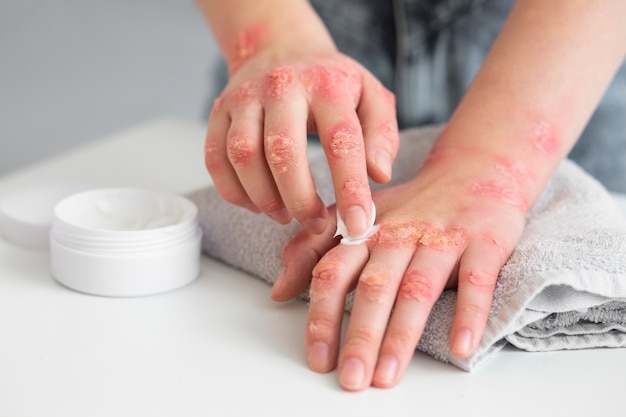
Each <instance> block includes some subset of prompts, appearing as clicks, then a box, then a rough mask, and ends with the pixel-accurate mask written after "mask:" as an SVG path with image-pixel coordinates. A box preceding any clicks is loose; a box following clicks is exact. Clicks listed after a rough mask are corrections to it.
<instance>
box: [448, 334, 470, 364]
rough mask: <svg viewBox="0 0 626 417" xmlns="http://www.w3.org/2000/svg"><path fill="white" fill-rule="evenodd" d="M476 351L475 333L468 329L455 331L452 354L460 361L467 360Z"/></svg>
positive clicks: (451, 341) (452, 340) (452, 338)
mask: <svg viewBox="0 0 626 417" xmlns="http://www.w3.org/2000/svg"><path fill="white" fill-rule="evenodd" d="M473 351H474V341H473V333H472V331H471V330H470V329H469V328H467V327H462V328H460V329H458V330H456V331H455V333H454V334H453V335H452V337H451V339H450V352H451V353H452V354H453V355H454V356H456V357H457V358H460V359H465V358H467V357H469V356H471V354H472V353H473Z"/></svg>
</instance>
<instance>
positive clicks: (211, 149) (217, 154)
mask: <svg viewBox="0 0 626 417" xmlns="http://www.w3.org/2000/svg"><path fill="white" fill-rule="evenodd" d="M204 163H205V165H206V167H207V169H208V170H209V172H211V173H214V172H215V173H217V172H219V171H221V170H222V168H223V166H224V156H223V155H222V153H221V151H220V140H219V139H218V138H217V137H216V136H208V137H207V139H206V142H205V143H204Z"/></svg>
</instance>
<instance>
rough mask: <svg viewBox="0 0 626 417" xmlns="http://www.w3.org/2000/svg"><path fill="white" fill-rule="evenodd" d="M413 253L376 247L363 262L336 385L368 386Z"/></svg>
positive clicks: (411, 250) (345, 387)
mask: <svg viewBox="0 0 626 417" xmlns="http://www.w3.org/2000/svg"><path fill="white" fill-rule="evenodd" d="M413 252H414V248H413V247H404V248H381V247H376V248H375V249H374V251H373V253H372V255H371V257H370V260H369V261H368V262H367V265H365V268H364V269H363V272H362V273H361V275H360V277H359V280H358V283H357V287H356V291H355V295H354V304H353V306H352V313H351V315H350V322H349V324H348V329H347V331H346V337H345V342H344V346H343V348H342V350H341V354H340V356H339V375H338V377H339V384H340V385H341V386H342V387H343V388H344V389H347V390H350V391H356V390H361V389H364V388H366V387H368V386H369V385H371V381H372V376H373V373H374V368H375V366H376V361H377V357H378V352H379V349H380V346H381V341H382V339H383V335H384V334H385V329H386V327H387V323H388V322H389V316H390V313H391V309H392V307H393V304H394V301H395V299H396V294H397V291H398V286H399V283H400V280H401V279H402V276H403V275H404V273H405V270H406V266H407V265H408V263H409V261H410V259H411V256H412V254H413Z"/></svg>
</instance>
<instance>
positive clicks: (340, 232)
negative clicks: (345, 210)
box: [335, 201, 378, 245]
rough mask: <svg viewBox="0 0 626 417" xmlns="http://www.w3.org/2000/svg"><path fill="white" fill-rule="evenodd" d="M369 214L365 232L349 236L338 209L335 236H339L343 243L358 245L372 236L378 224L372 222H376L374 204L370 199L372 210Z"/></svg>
mask: <svg viewBox="0 0 626 417" xmlns="http://www.w3.org/2000/svg"><path fill="white" fill-rule="evenodd" d="M371 213H372V214H371V216H370V223H369V226H368V228H367V231H366V232H365V233H362V234H360V235H358V236H350V234H349V233H348V228H347V227H346V224H345V223H344V222H343V219H342V218H341V215H340V214H339V210H337V231H336V232H335V236H341V237H342V239H341V243H342V244H343V245H360V244H361V243H363V242H366V241H367V239H369V238H370V237H372V236H373V235H374V233H376V232H377V231H378V225H377V224H374V223H375V222H376V205H375V204H374V202H373V201H372V210H371Z"/></svg>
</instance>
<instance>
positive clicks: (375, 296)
mask: <svg viewBox="0 0 626 417" xmlns="http://www.w3.org/2000/svg"><path fill="white" fill-rule="evenodd" d="M389 289H390V280H389V277H388V273H387V272H385V269H384V265H382V264H370V265H368V267H367V268H366V269H365V271H363V274H362V275H361V278H360V279H359V282H358V284H357V294H360V295H361V296H363V297H365V298H366V299H367V300H369V301H371V302H373V303H376V304H381V303H383V302H384V301H385V300H387V299H388V298H389Z"/></svg>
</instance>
